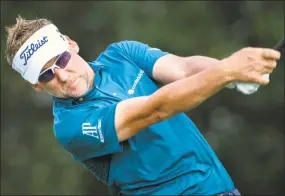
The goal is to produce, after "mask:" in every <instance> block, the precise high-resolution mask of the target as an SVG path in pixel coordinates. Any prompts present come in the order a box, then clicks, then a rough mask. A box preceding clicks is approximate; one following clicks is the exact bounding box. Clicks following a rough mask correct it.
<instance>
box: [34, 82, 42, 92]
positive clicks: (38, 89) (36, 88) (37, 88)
mask: <svg viewBox="0 0 285 196" xmlns="http://www.w3.org/2000/svg"><path fill="white" fill-rule="evenodd" d="M32 87H33V89H34V90H35V91H37V92H41V91H42V89H41V87H40V85H39V84H33V85H32Z"/></svg>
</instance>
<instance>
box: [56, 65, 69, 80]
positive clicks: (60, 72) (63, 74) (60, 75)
mask: <svg viewBox="0 0 285 196" xmlns="http://www.w3.org/2000/svg"><path fill="white" fill-rule="evenodd" d="M54 74H55V77H56V78H57V79H58V80H59V81H61V82H65V81H67V79H68V73H67V71H65V70H64V69H60V68H54Z"/></svg>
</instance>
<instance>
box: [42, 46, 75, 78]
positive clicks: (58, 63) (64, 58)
mask: <svg viewBox="0 0 285 196" xmlns="http://www.w3.org/2000/svg"><path fill="white" fill-rule="evenodd" d="M70 58H71V53H70V52H69V51H65V52H63V53H62V54H60V55H59V56H58V57H57V59H56V60H55V62H54V64H53V65H52V66H50V67H49V68H47V69H46V70H44V71H43V72H42V73H40V75H39V78H38V81H39V82H43V83H45V82H48V81H50V80H52V79H53V78H54V68H59V69H64V68H65V67H66V65H67V64H68V62H69V60H70Z"/></svg>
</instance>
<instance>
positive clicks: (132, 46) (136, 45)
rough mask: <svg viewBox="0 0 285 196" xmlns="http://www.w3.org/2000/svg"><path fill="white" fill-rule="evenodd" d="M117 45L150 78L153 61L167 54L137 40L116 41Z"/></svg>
mask: <svg viewBox="0 0 285 196" xmlns="http://www.w3.org/2000/svg"><path fill="white" fill-rule="evenodd" d="M117 45H118V46H119V47H120V48H121V49H122V50H123V51H124V53H125V54H126V55H127V56H128V57H129V58H130V59H131V61H133V62H134V63H135V64H136V65H137V66H138V67H139V68H140V69H142V70H143V71H144V72H145V73H146V74H147V75H148V76H149V77H152V78H153V74H152V72H153V66H154V64H155V62H156V61H157V60H158V59H159V58H160V57H162V56H164V55H166V54H168V53H167V52H163V51H161V50H160V49H158V48H152V47H150V46H149V45H147V44H144V43H141V42H137V41H122V42H118V43H117Z"/></svg>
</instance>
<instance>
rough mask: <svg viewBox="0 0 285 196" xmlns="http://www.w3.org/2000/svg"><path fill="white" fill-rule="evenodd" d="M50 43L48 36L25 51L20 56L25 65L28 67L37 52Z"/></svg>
mask: <svg viewBox="0 0 285 196" xmlns="http://www.w3.org/2000/svg"><path fill="white" fill-rule="evenodd" d="M47 42H48V39H47V36H43V38H42V39H41V40H38V43H32V44H30V45H29V46H27V47H26V48H25V50H23V52H22V53H21V54H20V58H21V59H23V60H24V61H25V62H24V64H23V65H27V62H28V60H29V59H30V58H31V57H32V56H33V54H35V53H36V51H37V50H38V49H39V48H40V47H42V46H43V45H44V44H45V43H47Z"/></svg>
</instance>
